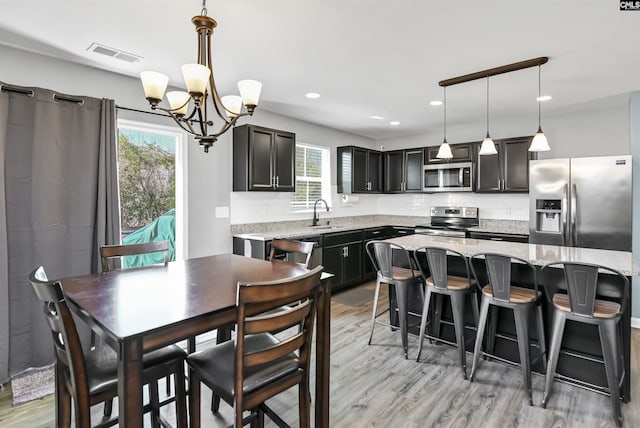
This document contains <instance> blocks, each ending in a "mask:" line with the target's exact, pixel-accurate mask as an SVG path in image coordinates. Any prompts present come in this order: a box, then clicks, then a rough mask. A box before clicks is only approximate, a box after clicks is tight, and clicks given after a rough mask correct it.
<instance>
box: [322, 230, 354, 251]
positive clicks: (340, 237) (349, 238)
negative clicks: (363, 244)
mask: <svg viewBox="0 0 640 428" xmlns="http://www.w3.org/2000/svg"><path fill="white" fill-rule="evenodd" d="M355 241H362V229H360V230H352V231H349V232H338V233H328V234H326V235H324V246H325V247H331V246H332V245H341V244H346V243H348V242H355Z"/></svg>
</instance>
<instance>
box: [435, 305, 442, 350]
mask: <svg viewBox="0 0 640 428" xmlns="http://www.w3.org/2000/svg"><path fill="white" fill-rule="evenodd" d="M435 298H436V300H435V305H434V306H435V308H434V310H433V337H436V338H440V320H441V319H442V294H439V293H437V294H436V295H435ZM436 343H437V342H436Z"/></svg>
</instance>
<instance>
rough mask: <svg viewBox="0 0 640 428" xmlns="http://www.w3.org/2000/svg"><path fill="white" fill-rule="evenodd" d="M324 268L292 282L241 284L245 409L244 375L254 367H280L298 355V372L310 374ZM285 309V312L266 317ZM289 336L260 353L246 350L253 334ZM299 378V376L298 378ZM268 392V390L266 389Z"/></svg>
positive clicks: (240, 373)
mask: <svg viewBox="0 0 640 428" xmlns="http://www.w3.org/2000/svg"><path fill="white" fill-rule="evenodd" d="M322 270H323V267H322V266H318V267H316V268H315V269H313V270H311V271H309V272H306V273H304V274H303V275H299V276H296V277H292V278H287V279H285V280H278V281H265V282H253V283H243V282H240V283H238V294H237V308H238V309H237V320H236V321H237V335H236V347H235V373H236V378H235V391H236V397H235V399H236V403H237V404H238V405H240V407H242V405H243V404H242V403H243V394H242V392H241V391H243V390H244V388H243V382H244V378H245V372H246V370H247V369H248V368H250V367H253V366H255V365H262V364H265V365H268V364H277V362H278V360H280V359H282V358H284V357H286V356H288V355H291V354H293V355H297V357H296V358H295V360H296V361H297V362H298V363H297V366H298V370H302V371H305V372H308V370H309V364H310V363H309V361H310V360H309V358H310V349H311V343H312V339H313V326H314V319H315V315H316V309H317V300H318V293H319V289H320V276H321V275H322ZM283 305H288V306H291V307H290V308H287V309H285V310H276V311H275V312H271V313H263V312H266V311H269V310H272V309H274V308H279V307H281V306H283ZM293 326H298V328H296V329H291V330H288V331H289V332H290V336H289V337H288V338H285V339H281V340H280V341H279V343H274V344H269V345H265V346H264V347H263V348H261V349H245V337H246V336H247V335H249V334H253V333H272V334H275V333H277V332H281V331H282V329H283V328H286V327H293ZM297 376H299V374H297ZM265 388H269V387H268V386H266V387H265Z"/></svg>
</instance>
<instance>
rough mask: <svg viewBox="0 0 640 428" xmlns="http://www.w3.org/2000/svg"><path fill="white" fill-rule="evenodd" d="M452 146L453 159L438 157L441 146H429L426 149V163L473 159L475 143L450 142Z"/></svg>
mask: <svg viewBox="0 0 640 428" xmlns="http://www.w3.org/2000/svg"><path fill="white" fill-rule="evenodd" d="M449 147H451V154H452V155H453V158H451V159H448V160H447V159H440V158H438V151H439V150H440V146H433V147H427V148H426V149H425V153H426V154H425V164H427V163H442V162H467V161H471V160H472V159H473V143H462V144H449Z"/></svg>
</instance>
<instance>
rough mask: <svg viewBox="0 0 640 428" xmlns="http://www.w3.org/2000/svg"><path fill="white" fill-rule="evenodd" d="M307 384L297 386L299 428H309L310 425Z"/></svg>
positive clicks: (303, 382)
mask: <svg viewBox="0 0 640 428" xmlns="http://www.w3.org/2000/svg"><path fill="white" fill-rule="evenodd" d="M308 398H309V384H308V382H307V381H306V380H305V381H302V382H300V385H299V386H298V400H299V404H298V413H299V418H300V428H309V426H310V425H311V404H310V403H309V399H308Z"/></svg>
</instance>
